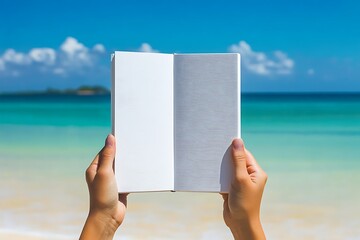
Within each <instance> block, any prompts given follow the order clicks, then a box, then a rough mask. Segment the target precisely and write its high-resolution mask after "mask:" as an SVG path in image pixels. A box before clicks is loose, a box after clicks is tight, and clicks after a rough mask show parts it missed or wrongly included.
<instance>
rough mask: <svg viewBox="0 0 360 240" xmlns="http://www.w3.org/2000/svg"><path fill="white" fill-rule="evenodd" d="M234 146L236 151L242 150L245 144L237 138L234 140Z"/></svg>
mask: <svg viewBox="0 0 360 240" xmlns="http://www.w3.org/2000/svg"><path fill="white" fill-rule="evenodd" d="M232 145H233V148H234V149H235V150H241V149H242V148H243V146H244V143H243V141H242V140H241V139H239V138H236V139H234V140H233V142H232Z"/></svg>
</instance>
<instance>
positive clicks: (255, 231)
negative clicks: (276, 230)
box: [230, 219, 266, 240]
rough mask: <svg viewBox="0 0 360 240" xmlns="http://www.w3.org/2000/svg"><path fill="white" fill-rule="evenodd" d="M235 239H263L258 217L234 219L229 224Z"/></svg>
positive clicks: (263, 235)
mask: <svg viewBox="0 0 360 240" xmlns="http://www.w3.org/2000/svg"><path fill="white" fill-rule="evenodd" d="M230 230H231V232H232V234H233V236H234V239H235V240H265V239H266V237H265V233H264V230H263V228H262V226H261V222H260V219H253V220H250V219H245V220H241V221H236V222H235V223H233V224H232V225H231V226H230Z"/></svg>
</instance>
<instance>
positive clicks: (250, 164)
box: [245, 149, 267, 182]
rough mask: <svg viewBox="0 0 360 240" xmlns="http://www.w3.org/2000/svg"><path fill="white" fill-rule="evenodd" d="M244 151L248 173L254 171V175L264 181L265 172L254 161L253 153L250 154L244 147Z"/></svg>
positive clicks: (265, 178)
mask: <svg viewBox="0 0 360 240" xmlns="http://www.w3.org/2000/svg"><path fill="white" fill-rule="evenodd" d="M245 153H246V156H247V165H248V167H247V169H248V172H249V174H251V173H254V172H256V173H258V174H256V175H257V176H258V177H260V178H261V179H263V180H264V181H265V182H266V180H267V174H266V173H265V172H264V170H263V169H262V168H261V167H260V165H259V164H258V162H257V161H256V159H255V157H254V155H252V153H251V152H250V151H248V150H247V149H245Z"/></svg>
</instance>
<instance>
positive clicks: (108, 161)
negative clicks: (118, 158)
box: [99, 134, 115, 169]
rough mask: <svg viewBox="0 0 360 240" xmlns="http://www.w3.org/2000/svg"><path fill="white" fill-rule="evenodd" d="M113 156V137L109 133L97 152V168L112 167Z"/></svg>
mask: <svg viewBox="0 0 360 240" xmlns="http://www.w3.org/2000/svg"><path fill="white" fill-rule="evenodd" d="M114 158H115V137H114V136H113V135H111V134H109V135H108V136H107V138H106V140H105V146H104V147H103V149H101V151H100V153H99V169H112V166H113V162H114Z"/></svg>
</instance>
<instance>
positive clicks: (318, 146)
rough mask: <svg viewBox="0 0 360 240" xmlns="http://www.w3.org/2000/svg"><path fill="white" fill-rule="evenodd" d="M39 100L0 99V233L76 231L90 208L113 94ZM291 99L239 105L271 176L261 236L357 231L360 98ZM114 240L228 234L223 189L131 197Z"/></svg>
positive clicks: (291, 239) (247, 134)
mask: <svg viewBox="0 0 360 240" xmlns="http://www.w3.org/2000/svg"><path fill="white" fill-rule="evenodd" d="M36 101H40V102H36ZM36 101H35V102H31V101H30V102H29V101H28V100H26V101H17V102H14V103H11V102H9V103H7V102H6V101H2V102H0V112H1V113H2V116H3V117H2V118H0V132H1V135H0V165H1V168H0V176H1V181H0V189H1V191H0V199H1V200H0V239H15V240H17V239H22V240H33V239H39V240H43V239H54V240H65V239H76V238H78V236H79V234H80V232H81V229H82V226H83V224H84V221H85V219H86V216H87V211H88V193H87V186H86V183H85V179H84V172H85V169H86V168H87V166H88V164H89V163H90V161H91V160H92V159H93V157H94V155H95V154H96V153H97V152H98V150H99V149H100V148H101V147H102V145H103V143H104V139H105V137H106V136H107V134H108V132H109V129H110V126H109V118H108V117H109V116H110V112H109V102H108V100H104V101H103V102H100V103H99V101H98V100H96V101H93V102H91V103H88V102H84V101H83V100H81V101H80V100H79V101H78V100H77V99H73V100H71V101H70V100H69V99H68V100H67V101H66V102H61V99H60V100H59V101H60V102H55V103H54V102H52V103H47V102H48V100H47V99H44V100H36ZM272 101H273V102H272ZM281 101H285V102H286V99H285V100H284V99H281ZM291 101H292V102H287V103H286V104H285V103H284V104H281V102H280V100H277V99H275V100H272V99H270V100H269V99H267V98H265V99H264V100H256V101H255V100H254V101H250V102H245V103H244V106H243V129H244V131H243V137H244V139H245V142H246V146H247V147H248V148H249V149H250V150H251V151H252V152H253V153H254V155H255V157H256V158H257V160H258V162H259V163H260V164H261V165H262V166H263V168H264V169H265V171H266V172H267V173H268V175H269V180H268V183H267V187H266V190H265V193H264V197H263V204H262V223H263V226H264V229H265V232H266V235H267V238H268V239H270V240H271V239H274V240H276V239H287V240H303V239H307V240H312V239H314V240H315V239H330V240H354V239H360V229H359V227H358V226H360V219H359V216H360V205H359V202H360V192H359V191H358V190H357V189H358V183H359V182H360V174H359V172H360V162H359V156H360V149H359V148H358V146H357V145H358V143H359V142H360V134H359V133H360V118H359V116H360V114H359V112H356V111H359V109H360V99H359V100H356V99H355V100H353V99H350V100H349V101H348V102H347V101H339V102H338V101H336V99H335V100H334V101H332V102H321V101H320V100H317V98H315V100H311V101H309V102H307V103H304V102H303V101H302V99H295V100H294V99H292V100H291ZM312 101H313V102H312ZM14 109H15V110H14ZM16 109H19V110H18V111H17V110H16ZM319 109H320V110H319ZM315 113H316V114H315ZM93 114H96V115H97V116H98V118H97V121H95V120H94V121H91V122H89V121H87V119H90V118H91V117H93V116H92V115H93ZM44 116H47V118H46V121H45V120H44ZM329 116H333V117H329ZM4 136H6V137H4ZM269 139H270V140H271V141H269ZM115 239H125V240H129V239H130V240H132V239H206V240H209V239H210V240H212V239H214V240H215V239H216V240H217V239H231V234H230V231H229V230H228V229H227V227H226V226H225V224H224V222H223V219H222V198H221V196H220V195H219V194H214V193H212V194H210V193H169V192H161V193H138V194H130V195H129V199H128V211H127V215H126V217H125V221H124V223H123V225H122V226H121V227H120V229H119V231H118V232H117V235H116V238H115Z"/></svg>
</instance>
